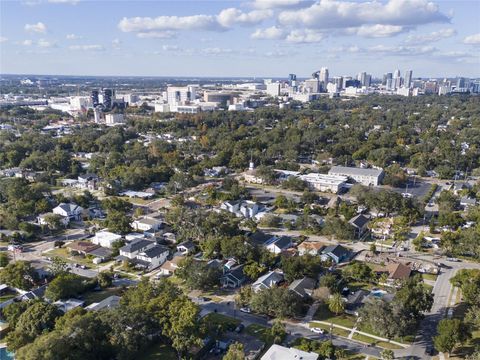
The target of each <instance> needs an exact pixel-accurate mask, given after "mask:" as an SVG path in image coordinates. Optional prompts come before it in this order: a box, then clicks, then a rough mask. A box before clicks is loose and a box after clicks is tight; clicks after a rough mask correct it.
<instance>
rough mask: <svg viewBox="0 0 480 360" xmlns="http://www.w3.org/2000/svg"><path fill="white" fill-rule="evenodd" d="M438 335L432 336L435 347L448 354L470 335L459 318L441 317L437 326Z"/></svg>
mask: <svg viewBox="0 0 480 360" xmlns="http://www.w3.org/2000/svg"><path fill="white" fill-rule="evenodd" d="M437 333H438V335H437V336H435V337H434V339H433V342H434V344H435V348H436V349H437V350H438V351H440V352H446V353H448V354H450V353H451V352H452V351H453V349H454V348H455V347H456V346H457V345H459V344H463V343H464V342H465V341H467V340H468V339H469V338H470V337H471V333H470V329H469V328H468V326H466V325H465V324H464V323H463V322H462V321H461V320H460V319H443V320H440V322H439V323H438V326H437Z"/></svg>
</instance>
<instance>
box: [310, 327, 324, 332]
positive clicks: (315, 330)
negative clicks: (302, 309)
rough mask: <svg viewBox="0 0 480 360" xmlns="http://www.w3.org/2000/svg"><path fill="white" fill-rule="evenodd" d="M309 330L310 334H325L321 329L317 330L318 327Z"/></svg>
mask: <svg viewBox="0 0 480 360" xmlns="http://www.w3.org/2000/svg"><path fill="white" fill-rule="evenodd" d="M310 330H311V331H312V332H314V333H315V334H325V330H323V329H321V328H318V327H314V328H311V329H310Z"/></svg>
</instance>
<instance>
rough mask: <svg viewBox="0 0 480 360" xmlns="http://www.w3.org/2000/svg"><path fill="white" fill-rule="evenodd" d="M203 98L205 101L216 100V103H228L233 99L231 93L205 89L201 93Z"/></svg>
mask: <svg viewBox="0 0 480 360" xmlns="http://www.w3.org/2000/svg"><path fill="white" fill-rule="evenodd" d="M203 100H204V101H205V102H216V103H229V104H231V103H232V101H233V94H232V93H228V92H210V91H205V93H204V94H203Z"/></svg>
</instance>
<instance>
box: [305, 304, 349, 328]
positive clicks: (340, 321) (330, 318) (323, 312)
mask: <svg viewBox="0 0 480 360" xmlns="http://www.w3.org/2000/svg"><path fill="white" fill-rule="evenodd" d="M313 319H314V320H320V321H325V322H332V323H333V324H336V325H341V326H345V327H349V328H352V327H354V326H355V322H356V321H357V319H356V318H355V316H353V315H348V314H340V315H335V314H334V313H332V312H331V311H330V310H329V309H328V305H327V304H321V305H320V306H319V307H318V309H317V312H316V313H315V315H314V316H313Z"/></svg>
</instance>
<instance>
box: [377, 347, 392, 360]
mask: <svg viewBox="0 0 480 360" xmlns="http://www.w3.org/2000/svg"><path fill="white" fill-rule="evenodd" d="M380 356H381V358H382V360H393V359H395V354H394V353H393V351H392V350H390V349H384V350H382V352H381V353H380Z"/></svg>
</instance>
